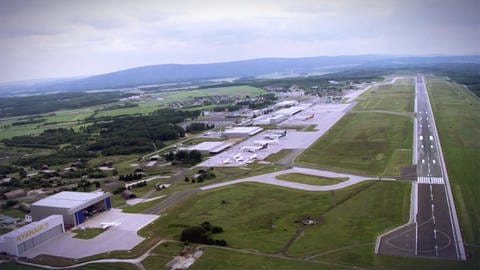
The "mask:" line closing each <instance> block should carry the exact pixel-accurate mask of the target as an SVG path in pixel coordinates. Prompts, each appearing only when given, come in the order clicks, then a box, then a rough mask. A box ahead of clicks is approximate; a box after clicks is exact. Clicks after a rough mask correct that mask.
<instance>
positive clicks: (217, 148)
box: [187, 142, 232, 154]
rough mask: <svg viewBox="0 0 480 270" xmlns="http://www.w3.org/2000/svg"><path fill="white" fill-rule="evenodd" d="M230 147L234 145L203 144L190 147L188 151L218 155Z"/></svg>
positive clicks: (220, 143)
mask: <svg viewBox="0 0 480 270" xmlns="http://www.w3.org/2000/svg"><path fill="white" fill-rule="evenodd" d="M230 146H232V143H228V142H202V143H199V144H197V145H193V146H190V147H188V148H187V150H188V151H193V150H197V151H199V152H200V153H202V154H218V153H220V152H222V151H223V150H225V149H227V148H228V147H230Z"/></svg>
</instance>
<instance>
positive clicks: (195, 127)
mask: <svg viewBox="0 0 480 270" xmlns="http://www.w3.org/2000/svg"><path fill="white" fill-rule="evenodd" d="M212 128H215V125H214V124H208V123H191V124H190V125H188V126H186V127H185V131H186V132H188V133H191V132H200V131H204V130H208V129H212Z"/></svg>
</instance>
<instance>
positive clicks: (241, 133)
mask: <svg viewBox="0 0 480 270" xmlns="http://www.w3.org/2000/svg"><path fill="white" fill-rule="evenodd" d="M262 130H263V128H261V127H234V128H231V129H227V130H225V131H224V132H222V136H223V137H227V138H244V137H248V136H253V135H255V134H257V133H259V132H261V131H262Z"/></svg>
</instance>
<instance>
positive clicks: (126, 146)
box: [2, 109, 210, 168]
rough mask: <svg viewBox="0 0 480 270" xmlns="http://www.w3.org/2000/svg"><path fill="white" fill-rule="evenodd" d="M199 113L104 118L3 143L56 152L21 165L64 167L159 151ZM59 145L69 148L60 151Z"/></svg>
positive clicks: (167, 112) (164, 111) (191, 159)
mask: <svg viewBox="0 0 480 270" xmlns="http://www.w3.org/2000/svg"><path fill="white" fill-rule="evenodd" d="M199 114H200V112H198V111H179V110H172V109H161V110H158V111H155V112H153V113H151V114H149V115H140V116H127V117H125V116H124V117H122V116H116V117H105V118H101V119H99V120H96V121H95V122H93V123H92V124H91V125H89V126H88V127H83V128H81V129H80V130H79V131H78V132H76V131H74V130H73V129H65V128H59V129H49V130H45V131H44V132H42V133H41V134H40V135H37V136H17V137H13V138H11V139H4V140H2V142H3V143H4V144H5V145H7V146H17V147H30V148H50V149H56V151H55V152H54V153H51V154H48V155H43V156H35V157H29V158H22V159H19V160H17V161H16V164H18V165H22V166H32V167H34V168H40V167H41V166H42V165H44V164H48V165H59V164H65V163H69V162H75V161H78V160H79V159H90V158H92V157H96V156H98V155H99V154H102V155H104V156H109V155H129V154H134V153H145V152H150V151H153V150H156V149H158V148H160V147H163V146H164V141H169V140H175V139H178V138H180V137H184V136H185V130H184V129H183V128H182V127H180V126H179V125H178V124H179V123H181V122H183V121H185V120H186V119H187V118H189V119H191V118H195V117H197V116H198V115H199ZM207 127H210V126H202V125H196V126H195V127H194V128H197V129H198V128H207ZM60 145H62V146H63V145H66V146H63V148H61V149H59V147H58V146H60ZM194 155H195V154H194ZM178 158H179V159H178V160H179V161H182V162H183V161H186V162H197V160H198V159H200V160H201V155H200V157H199V158H197V157H195V156H192V157H190V156H189V155H188V154H187V158H186V159H185V158H183V157H182V156H181V155H180V156H179V157H178Z"/></svg>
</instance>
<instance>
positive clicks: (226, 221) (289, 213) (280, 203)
mask: <svg viewBox="0 0 480 270" xmlns="http://www.w3.org/2000/svg"><path fill="white" fill-rule="evenodd" d="M369 184H370V183H363V184H359V185H356V186H353V187H350V188H346V189H344V190H341V191H337V192H336V194H335V197H336V201H337V202H339V201H342V200H346V199H347V198H348V197H349V196H352V195H353V194H355V193H357V192H359V191H360V190H363V189H365V188H366V187H367V186H368V185H369ZM332 196H333V195H332V194H331V192H304V191H298V190H291V189H286V188H279V187H274V186H271V185H262V184H254V183H243V184H238V185H234V186H228V187H224V188H221V189H218V190H212V191H206V192H202V193H200V194H198V195H195V196H194V197H191V198H189V199H187V200H186V201H183V202H182V203H180V204H178V205H176V206H174V207H173V208H171V209H169V211H168V213H167V215H164V216H162V217H161V218H160V219H159V220H158V222H156V223H155V225H154V227H153V228H151V229H149V230H151V232H152V234H153V235H161V236H162V237H168V238H173V239H177V240H178V238H179V235H180V233H181V231H182V230H183V229H184V228H186V227H188V226H193V225H196V224H200V223H202V222H204V221H209V222H211V223H212V224H215V225H217V226H220V227H222V228H223V229H224V232H223V233H221V234H218V235H215V237H218V239H225V240H226V241H227V243H228V246H230V247H234V248H254V249H256V250H260V251H263V252H269V253H275V252H279V251H280V250H281V249H282V248H283V246H284V245H285V244H286V243H287V242H288V240H289V239H290V238H291V237H292V236H293V235H294V234H295V232H296V230H297V229H298V227H299V223H298V222H299V220H301V219H302V218H304V217H306V216H312V217H318V216H320V215H321V214H322V213H324V212H325V211H326V210H327V209H329V208H331V207H332V206H333V205H332V203H333V202H332ZM246 209H248V211H246Z"/></svg>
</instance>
